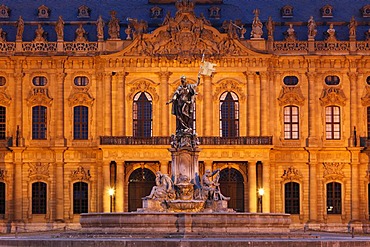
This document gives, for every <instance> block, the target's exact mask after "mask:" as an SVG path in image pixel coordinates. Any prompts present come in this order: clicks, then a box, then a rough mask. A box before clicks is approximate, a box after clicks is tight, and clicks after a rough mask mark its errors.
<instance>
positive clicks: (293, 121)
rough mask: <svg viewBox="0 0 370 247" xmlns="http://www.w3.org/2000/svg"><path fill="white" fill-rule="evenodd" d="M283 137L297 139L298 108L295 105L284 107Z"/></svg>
mask: <svg viewBox="0 0 370 247" xmlns="http://www.w3.org/2000/svg"><path fill="white" fill-rule="evenodd" d="M284 139H285V140H298V139H299V108H298V107H297V106H292V105H290V106H285V107H284Z"/></svg>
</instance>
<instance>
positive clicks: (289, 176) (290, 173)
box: [281, 166, 303, 182]
mask: <svg viewBox="0 0 370 247" xmlns="http://www.w3.org/2000/svg"><path fill="white" fill-rule="evenodd" d="M281 178H282V179H283V182H284V181H293V180H295V181H301V180H302V178H303V175H302V173H301V172H300V171H299V170H298V169H296V168H294V167H292V166H290V167H288V169H285V170H284V173H283V175H281Z"/></svg>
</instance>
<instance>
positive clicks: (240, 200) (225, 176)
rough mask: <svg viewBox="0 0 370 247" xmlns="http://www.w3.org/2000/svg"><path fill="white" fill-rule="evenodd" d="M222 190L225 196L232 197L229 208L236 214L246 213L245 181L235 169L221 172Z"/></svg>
mask: <svg viewBox="0 0 370 247" xmlns="http://www.w3.org/2000/svg"><path fill="white" fill-rule="evenodd" d="M219 182H220V189H221V193H222V194H223V195H224V196H227V197H230V201H229V208H232V209H234V210H235V211H236V212H244V179H243V175H242V174H241V173H240V172H239V171H238V170H236V169H234V168H226V169H223V170H221V172H220V180H219Z"/></svg>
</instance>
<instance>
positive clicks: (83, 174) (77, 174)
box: [70, 166, 91, 181]
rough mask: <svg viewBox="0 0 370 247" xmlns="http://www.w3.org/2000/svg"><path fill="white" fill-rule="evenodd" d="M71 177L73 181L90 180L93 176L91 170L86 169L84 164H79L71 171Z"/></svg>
mask: <svg viewBox="0 0 370 247" xmlns="http://www.w3.org/2000/svg"><path fill="white" fill-rule="evenodd" d="M70 178H71V180H72V181H76V180H78V181H82V180H84V181H89V180H90V178H91V175H90V170H87V171H85V169H84V168H83V167H82V166H79V167H77V169H76V170H73V171H71V175H70Z"/></svg>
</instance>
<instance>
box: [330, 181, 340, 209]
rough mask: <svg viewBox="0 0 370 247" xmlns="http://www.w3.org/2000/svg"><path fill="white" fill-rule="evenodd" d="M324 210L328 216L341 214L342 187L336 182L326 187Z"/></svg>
mask: <svg viewBox="0 0 370 247" xmlns="http://www.w3.org/2000/svg"><path fill="white" fill-rule="evenodd" d="M326 210H327V213H328V214H341V213H342V185H341V184H340V183H337V182H332V183H328V184H327V185H326Z"/></svg>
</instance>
